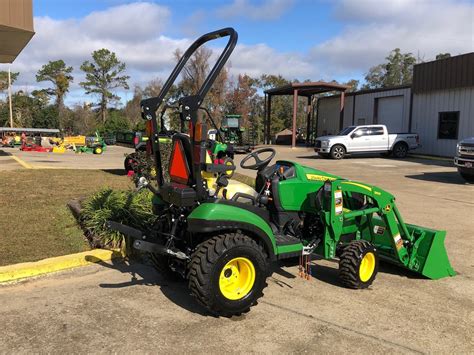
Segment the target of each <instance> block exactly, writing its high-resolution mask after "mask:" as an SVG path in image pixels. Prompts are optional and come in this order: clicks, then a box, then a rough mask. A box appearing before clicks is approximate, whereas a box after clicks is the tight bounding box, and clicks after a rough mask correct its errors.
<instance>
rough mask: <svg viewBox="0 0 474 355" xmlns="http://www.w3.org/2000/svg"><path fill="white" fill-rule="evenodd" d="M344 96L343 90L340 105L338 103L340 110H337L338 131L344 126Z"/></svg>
mask: <svg viewBox="0 0 474 355" xmlns="http://www.w3.org/2000/svg"><path fill="white" fill-rule="evenodd" d="M344 98H345V93H344V91H341V105H340V111H339V131H342V129H343V128H344V127H343V126H344Z"/></svg>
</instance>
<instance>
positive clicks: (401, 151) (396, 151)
mask: <svg viewBox="0 0 474 355" xmlns="http://www.w3.org/2000/svg"><path fill="white" fill-rule="evenodd" d="M392 153H393V156H394V157H395V158H399V159H402V158H405V157H406V156H407V154H408V146H407V145H406V143H403V142H400V143H397V144H395V146H394V147H393V151H392Z"/></svg>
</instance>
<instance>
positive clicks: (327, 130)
mask: <svg viewBox="0 0 474 355" xmlns="http://www.w3.org/2000/svg"><path fill="white" fill-rule="evenodd" d="M352 100H353V98H352V97H347V96H346V98H345V100H344V127H346V126H350V125H351V124H352ZM340 102H341V98H340V97H339V96H334V97H328V98H324V99H322V100H321V101H320V103H319V112H318V123H317V127H318V129H317V135H318V136H321V135H331V134H336V133H338V132H339V131H340V129H339V118H340V113H339V112H340Z"/></svg>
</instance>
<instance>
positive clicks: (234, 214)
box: [188, 203, 277, 253]
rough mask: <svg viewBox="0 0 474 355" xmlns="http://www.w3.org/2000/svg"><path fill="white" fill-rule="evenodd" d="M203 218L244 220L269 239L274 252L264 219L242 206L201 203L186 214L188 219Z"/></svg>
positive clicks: (271, 238) (273, 241)
mask: <svg viewBox="0 0 474 355" xmlns="http://www.w3.org/2000/svg"><path fill="white" fill-rule="evenodd" d="M193 218H194V219H204V220H212V221H235V222H244V223H248V224H251V225H254V226H255V227H257V228H259V229H260V230H262V231H263V232H264V233H265V234H266V235H267V237H268V238H269V239H270V241H271V244H272V246H273V251H274V252H275V253H276V251H277V249H276V244H275V238H274V236H273V232H272V230H271V228H270V226H269V225H268V223H267V222H265V220H263V219H262V218H261V217H260V216H258V215H256V214H255V213H252V212H250V211H247V210H244V209H243V208H239V207H235V206H229V205H224V204H219V203H203V204H201V205H199V206H198V207H196V208H195V209H194V210H193V211H192V212H191V213H190V214H189V216H188V220H190V219H193Z"/></svg>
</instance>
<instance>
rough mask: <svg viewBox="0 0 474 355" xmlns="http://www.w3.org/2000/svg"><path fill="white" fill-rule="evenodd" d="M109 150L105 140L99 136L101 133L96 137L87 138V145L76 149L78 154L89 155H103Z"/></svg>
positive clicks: (96, 133) (96, 134) (97, 133)
mask: <svg viewBox="0 0 474 355" xmlns="http://www.w3.org/2000/svg"><path fill="white" fill-rule="evenodd" d="M106 149H107V145H106V144H105V141H104V138H102V136H101V135H100V134H99V132H95V136H91V137H86V144H85V145H83V146H77V147H75V151H76V153H79V154H80V153H89V154H96V155H101V154H102V153H104V152H105V150H106Z"/></svg>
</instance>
